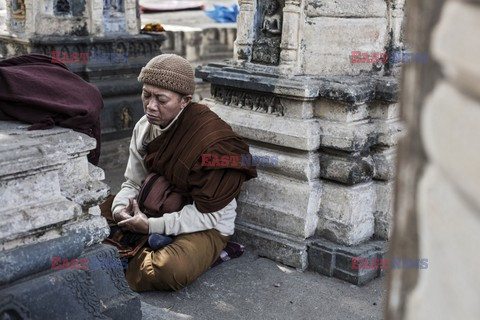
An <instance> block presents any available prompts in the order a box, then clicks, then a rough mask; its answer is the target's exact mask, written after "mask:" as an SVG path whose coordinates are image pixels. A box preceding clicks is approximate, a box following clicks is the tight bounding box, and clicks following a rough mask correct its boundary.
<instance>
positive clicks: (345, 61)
mask: <svg viewBox="0 0 480 320" xmlns="http://www.w3.org/2000/svg"><path fill="white" fill-rule="evenodd" d="M386 26H387V20H386V19H385V18H364V19H353V18H349V19H344V18H326V17H321V18H309V19H307V23H306V25H305V32H304V37H305V39H306V40H305V41H306V43H308V45H306V46H305V50H304V54H303V64H304V70H303V71H304V73H305V74H319V75H322V76H339V75H360V74H361V73H362V72H372V73H378V72H379V71H381V70H382V68H383V67H384V65H383V64H382V63H378V64H375V65H373V64H371V63H353V64H352V63H351V59H352V53H351V52H352V51H362V52H367V53H369V54H371V53H373V52H384V51H385V49H384V48H385V47H386V46H387V42H388V35H387V32H386V31H387V29H386ZM327 44H328V45H327ZM319 61H321V63H319Z"/></svg>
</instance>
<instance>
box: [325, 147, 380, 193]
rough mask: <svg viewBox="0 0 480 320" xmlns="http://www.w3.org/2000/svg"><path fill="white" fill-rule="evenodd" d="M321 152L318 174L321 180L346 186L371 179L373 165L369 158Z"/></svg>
mask: <svg viewBox="0 0 480 320" xmlns="http://www.w3.org/2000/svg"><path fill="white" fill-rule="evenodd" d="M327 152H328V151H327V150H325V149H324V150H323V152H322V153H321V154H320V168H321V170H320V174H321V177H322V178H323V179H327V180H333V181H336V182H340V183H343V184H347V185H354V184H358V183H363V182H369V181H371V180H372V177H373V170H374V164H373V161H372V158H371V157H370V156H368V157H363V156H361V155H359V154H354V155H350V154H348V155H339V154H335V153H333V154H329V153H327Z"/></svg>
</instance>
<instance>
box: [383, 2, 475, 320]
mask: <svg viewBox="0 0 480 320" xmlns="http://www.w3.org/2000/svg"><path fill="white" fill-rule="evenodd" d="M407 9H408V34H407V36H408V40H409V43H410V44H411V45H412V47H413V49H414V50H415V51H416V52H429V63H427V64H424V65H422V64H420V65H408V66H406V67H405V68H404V75H403V81H402V85H403V90H402V117H403V120H404V121H405V124H406V129H407V133H408V135H407V137H406V138H405V139H404V140H402V142H401V143H400V146H399V167H398V171H399V176H398V184H397V197H396V212H395V224H394V230H393V239H392V244H391V254H390V257H391V258H396V259H398V258H400V259H401V260H402V264H401V267H400V268H395V269H393V270H391V272H390V274H389V281H388V286H389V292H388V302H387V319H389V320H397V319H399V320H400V319H402V320H403V319H405V320H407V319H408V320H413V319H440V320H443V319H445V320H446V319H477V318H478V315H479V314H480V304H479V303H478V301H479V297H480V295H479V287H480V276H479V273H478V270H479V265H480V255H479V254H478V244H479V243H480V233H479V230H480V198H479V194H480V185H479V183H478V182H479V181H480V167H479V163H480V148H479V141H480V132H479V130H478V124H479V123H480V87H479V85H478V83H479V81H480V63H479V62H478V55H479V54H480V43H479V41H478V35H477V34H476V33H475V32H471V30H478V29H479V27H480V3H479V2H478V1H451V0H447V1H444V0H429V1H422V2H417V1H410V2H407ZM418 265H419V266H418Z"/></svg>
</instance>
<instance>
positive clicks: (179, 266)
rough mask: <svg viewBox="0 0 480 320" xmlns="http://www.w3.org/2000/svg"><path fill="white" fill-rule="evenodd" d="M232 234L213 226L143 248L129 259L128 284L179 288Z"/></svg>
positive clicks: (192, 278)
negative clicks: (226, 234) (221, 232)
mask: <svg viewBox="0 0 480 320" xmlns="http://www.w3.org/2000/svg"><path fill="white" fill-rule="evenodd" d="M229 238H230V237H225V236H222V235H221V234H220V233H219V232H218V231H217V230H214V229H212V230H207V231H201V232H195V233H189V234H183V235H179V236H177V237H175V238H174V241H173V242H172V243H171V244H170V245H168V246H166V247H164V248H162V249H160V250H157V251H153V250H152V249H150V248H143V249H142V250H140V251H139V252H138V253H137V255H135V257H133V258H132V259H131V260H130V262H129V263H128V268H127V273H126V278H127V281H128V284H129V285H130V287H131V288H132V289H133V290H134V291H137V292H140V291H152V290H179V289H181V288H183V287H185V286H187V285H189V284H190V283H192V282H194V281H195V280H196V279H197V278H198V277H200V276H201V275H202V274H203V273H205V271H207V270H208V269H209V268H210V266H211V265H212V264H213V263H214V262H215V261H216V260H217V258H218V257H219V256H220V253H221V252H222V250H223V249H224V248H225V246H226V245H227V242H228V240H229Z"/></svg>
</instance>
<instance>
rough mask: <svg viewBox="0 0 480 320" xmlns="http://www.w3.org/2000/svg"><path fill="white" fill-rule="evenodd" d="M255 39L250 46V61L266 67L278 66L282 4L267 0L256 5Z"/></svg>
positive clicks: (274, 0) (275, 0)
mask: <svg viewBox="0 0 480 320" xmlns="http://www.w3.org/2000/svg"><path fill="white" fill-rule="evenodd" d="M258 9H259V11H258V14H260V15H261V16H260V17H259V18H260V19H259V20H258V22H257V23H258V25H257V28H256V30H257V32H256V37H255V38H256V39H255V41H254V43H253V46H252V61H253V62H259V63H263V64H267V65H278V63H279V61H280V41H281V38H282V20H283V3H282V2H279V1H278V0H268V1H266V3H265V4H263V3H262V4H258Z"/></svg>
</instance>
